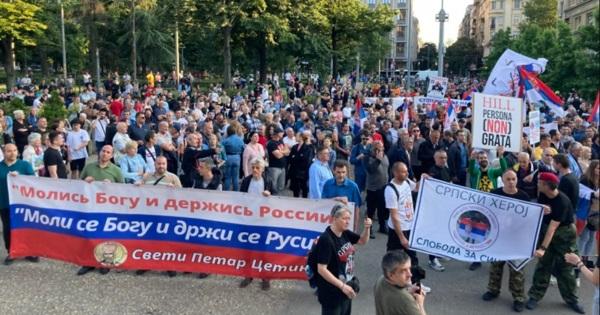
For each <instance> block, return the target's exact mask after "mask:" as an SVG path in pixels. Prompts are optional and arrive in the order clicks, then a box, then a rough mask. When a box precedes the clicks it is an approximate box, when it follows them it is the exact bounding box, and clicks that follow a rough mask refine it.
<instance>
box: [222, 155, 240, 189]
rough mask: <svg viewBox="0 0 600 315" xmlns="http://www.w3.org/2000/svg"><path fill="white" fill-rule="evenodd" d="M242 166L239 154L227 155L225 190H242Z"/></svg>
mask: <svg viewBox="0 0 600 315" xmlns="http://www.w3.org/2000/svg"><path fill="white" fill-rule="evenodd" d="M240 164H241V159H240V155H239V154H237V155H227V160H226V161H225V180H224V181H223V190H233V191H239V190H240V185H239V179H240ZM230 187H231V188H233V189H231V188H230Z"/></svg>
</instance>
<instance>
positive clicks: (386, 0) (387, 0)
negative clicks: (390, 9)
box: [381, 0, 392, 5]
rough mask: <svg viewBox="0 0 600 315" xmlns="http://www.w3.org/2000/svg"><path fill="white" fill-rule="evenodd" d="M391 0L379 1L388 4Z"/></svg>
mask: <svg viewBox="0 0 600 315" xmlns="http://www.w3.org/2000/svg"><path fill="white" fill-rule="evenodd" d="M390 2H392V1H391V0H381V3H383V4H387V5H390Z"/></svg>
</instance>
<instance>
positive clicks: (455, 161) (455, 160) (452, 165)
mask: <svg viewBox="0 0 600 315" xmlns="http://www.w3.org/2000/svg"><path fill="white" fill-rule="evenodd" d="M465 150H467V153H466V154H467V156H466V157H467V161H465V163H464V165H469V164H468V162H469V152H468V149H467V148H466V145H465ZM460 159H461V156H460V145H459V143H458V141H454V142H453V143H452V144H451V145H450V147H449V148H448V168H449V169H450V176H451V177H457V176H458V172H459V171H461V168H460V165H461V161H460ZM466 169H467V168H466V167H465V168H463V169H462V171H464V170H466Z"/></svg>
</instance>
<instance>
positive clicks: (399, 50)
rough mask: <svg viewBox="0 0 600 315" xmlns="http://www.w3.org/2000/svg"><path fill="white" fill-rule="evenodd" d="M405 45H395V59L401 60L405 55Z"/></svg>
mask: <svg viewBox="0 0 600 315" xmlns="http://www.w3.org/2000/svg"><path fill="white" fill-rule="evenodd" d="M405 46H406V44H404V43H397V44H396V58H402V57H404V55H405V51H406V47H405Z"/></svg>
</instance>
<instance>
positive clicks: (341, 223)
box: [314, 204, 372, 315]
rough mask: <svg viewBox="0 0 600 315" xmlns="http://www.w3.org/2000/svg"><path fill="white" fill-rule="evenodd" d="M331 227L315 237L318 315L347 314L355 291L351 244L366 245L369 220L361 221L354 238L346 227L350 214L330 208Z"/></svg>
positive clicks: (340, 206) (343, 208) (341, 206)
mask: <svg viewBox="0 0 600 315" xmlns="http://www.w3.org/2000/svg"><path fill="white" fill-rule="evenodd" d="M331 217H332V221H331V225H330V226H328V227H327V229H325V231H324V232H323V233H322V234H321V235H320V236H319V239H318V242H317V244H316V245H315V248H314V250H315V254H316V258H317V273H316V274H315V276H316V284H317V297H318V300H319V303H320V304H321V314H322V315H350V314H351V312H352V299H353V298H355V297H356V294H357V293H358V291H359V283H358V278H356V277H355V275H354V271H355V270H356V268H355V266H354V254H355V252H356V249H355V248H354V245H355V244H359V245H366V244H367V243H368V242H369V230H370V229H371V224H372V222H371V219H369V218H365V222H364V230H363V231H362V234H360V235H358V234H356V233H354V232H352V231H351V230H349V228H350V218H351V217H352V211H351V210H350V209H348V207H347V206H346V205H344V204H336V205H335V206H334V207H333V209H331Z"/></svg>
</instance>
